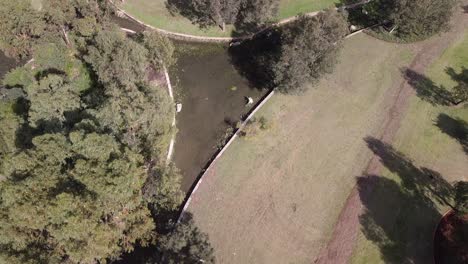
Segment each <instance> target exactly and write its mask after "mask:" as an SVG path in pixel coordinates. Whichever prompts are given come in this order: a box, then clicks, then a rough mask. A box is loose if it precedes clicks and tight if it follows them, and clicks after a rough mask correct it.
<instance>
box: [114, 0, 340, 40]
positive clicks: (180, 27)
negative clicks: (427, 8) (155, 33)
mask: <svg viewBox="0 0 468 264" xmlns="http://www.w3.org/2000/svg"><path fill="white" fill-rule="evenodd" d="M335 2H337V0H280V10H279V17H278V19H283V18H287V17H291V16H294V15H297V14H299V13H307V12H312V11H317V10H321V9H324V8H327V7H330V6H333V4H334V3H335ZM122 7H123V9H124V10H125V11H126V12H128V13H129V14H130V15H132V16H134V17H136V18H137V19H139V20H141V21H143V22H145V23H147V24H149V25H152V26H154V27H157V28H161V29H165V30H169V31H173V32H177V33H184V34H192V35H197V36H210V37H229V36H231V34H232V31H233V27H232V26H228V27H227V29H226V31H225V32H223V31H222V30H221V29H220V28H219V27H209V28H206V29H200V27H199V26H198V25H196V24H193V23H192V22H191V21H190V20H189V19H187V18H185V17H183V16H181V15H179V14H171V13H170V12H169V10H168V9H167V8H166V0H126V1H125V3H124V4H123V6H122Z"/></svg>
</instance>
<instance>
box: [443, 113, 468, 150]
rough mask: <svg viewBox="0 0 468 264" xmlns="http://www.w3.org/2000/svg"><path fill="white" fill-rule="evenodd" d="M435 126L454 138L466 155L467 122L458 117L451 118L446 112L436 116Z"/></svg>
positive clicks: (467, 141) (467, 139)
mask: <svg viewBox="0 0 468 264" xmlns="http://www.w3.org/2000/svg"><path fill="white" fill-rule="evenodd" d="M436 126H437V127H438V128H439V129H440V131H442V132H443V133H445V134H447V135H449V136H450V137H452V138H454V139H456V140H457V141H458V142H459V143H460V145H461V146H462V148H463V150H464V151H465V153H466V154H467V155H468V123H467V122H465V121H464V120H462V119H459V118H453V117H451V116H449V115H446V114H440V115H439V116H438V117H437V121H436Z"/></svg>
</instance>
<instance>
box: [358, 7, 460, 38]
mask: <svg viewBox="0 0 468 264" xmlns="http://www.w3.org/2000/svg"><path fill="white" fill-rule="evenodd" d="M457 2H458V1H457V0H373V1H370V2H369V3H368V4H367V5H365V7H364V12H365V13H367V14H368V15H369V18H370V19H372V20H374V21H375V22H376V23H381V24H390V25H391V26H392V29H393V33H394V34H395V35H396V36H397V37H399V38H402V39H422V38H425V37H427V36H431V35H433V34H436V33H438V32H440V31H442V30H444V29H445V28H447V27H448V24H449V21H450V17H451V16H452V13H453V10H454V7H455V5H456V3H457Z"/></svg>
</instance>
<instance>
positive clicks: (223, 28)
mask: <svg viewBox="0 0 468 264" xmlns="http://www.w3.org/2000/svg"><path fill="white" fill-rule="evenodd" d="M221 29H222V30H223V32H224V31H226V22H224V21H223V25H222V27H221Z"/></svg>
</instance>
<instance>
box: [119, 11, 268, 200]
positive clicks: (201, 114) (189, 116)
mask: <svg viewBox="0 0 468 264" xmlns="http://www.w3.org/2000/svg"><path fill="white" fill-rule="evenodd" d="M112 20H113V21H114V22H115V23H117V24H118V25H119V26H120V27H124V28H128V29H131V30H134V31H137V32H140V31H142V30H144V27H142V26H141V25H139V24H138V23H136V22H135V21H132V20H130V19H126V18H119V17H116V16H114V17H113V18H112ZM174 44H175V46H176V54H175V56H176V58H177V63H176V64H175V65H174V66H172V67H171V68H170V69H169V73H170V77H171V81H172V85H173V87H174V89H175V100H176V103H181V104H182V111H181V112H180V113H178V114H177V117H176V119H177V130H178V133H177V136H176V144H175V147H174V154H173V161H174V163H175V165H176V166H177V167H178V168H179V169H180V171H181V173H182V176H183V179H182V190H183V191H184V192H189V191H190V188H191V187H193V184H194V183H195V181H196V179H197V178H198V176H199V175H200V174H201V173H202V172H203V169H204V168H205V167H206V165H207V163H208V162H209V161H210V159H211V158H212V157H213V156H214V155H215V154H216V152H217V150H218V147H219V146H220V142H222V141H223V139H224V138H225V135H226V131H227V130H228V128H229V127H230V126H232V125H233V124H235V123H236V122H238V121H240V120H241V118H242V117H243V115H245V114H246V113H248V111H250V110H251V108H252V107H253V106H254V105H255V104H256V103H257V102H258V100H259V99H260V98H261V97H262V95H264V94H265V93H266V91H260V90H258V89H255V88H252V87H250V86H249V83H248V81H247V80H246V79H245V78H243V77H242V76H241V75H240V74H239V73H238V72H237V71H236V69H235V68H234V66H233V65H232V64H231V62H230V57H229V54H228V50H227V49H228V47H227V46H226V45H220V44H209V43H191V42H183V41H174ZM246 97H251V98H252V99H254V103H253V104H251V105H248V106H246Z"/></svg>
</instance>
